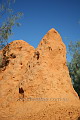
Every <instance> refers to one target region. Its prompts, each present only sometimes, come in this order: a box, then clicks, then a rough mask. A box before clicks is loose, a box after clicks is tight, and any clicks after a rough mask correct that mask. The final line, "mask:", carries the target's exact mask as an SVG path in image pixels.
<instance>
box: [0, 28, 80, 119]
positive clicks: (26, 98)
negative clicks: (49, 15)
mask: <svg viewBox="0 0 80 120" xmlns="http://www.w3.org/2000/svg"><path fill="white" fill-rule="evenodd" d="M3 51H6V53H5V54H6V56H7V57H8V58H9V64H8V65H7V66H6V67H3V68H1V69H0V120H77V118H78V116H79V114H80V100H79V97H78V95H77V93H76V92H75V90H74V89H73V87H72V84H71V78H70V76H69V71H68V68H67V66H66V47H65V45H64V43H63V42H62V39H61V36H60V35H59V33H58V32H57V31H56V30H55V29H51V30H49V31H48V33H47V34H46V35H45V36H44V37H43V38H42V40H41V42H40V43H39V45H38V47H37V48H36V49H34V48H33V47H32V46H31V45H29V44H28V43H26V42H25V41H23V40H15V41H13V42H11V43H10V44H9V45H8V51H7V46H6V47H5V48H4V49H3V50H2V51H0V54H2V53H3Z"/></svg>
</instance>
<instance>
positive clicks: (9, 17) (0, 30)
mask: <svg viewBox="0 0 80 120" xmlns="http://www.w3.org/2000/svg"><path fill="white" fill-rule="evenodd" d="M12 1H13V3H14V2H15V0H7V2H4V3H2V4H1V5H0V20H1V23H0V49H2V48H3V47H4V46H5V45H6V44H7V43H8V38H9V36H10V35H12V34H13V33H12V27H13V26H14V25H17V26H20V23H18V22H17V20H18V19H20V18H21V16H22V15H23V13H21V12H18V13H14V11H13V9H11V4H12ZM3 18H5V20H4V21H2V19H3Z"/></svg>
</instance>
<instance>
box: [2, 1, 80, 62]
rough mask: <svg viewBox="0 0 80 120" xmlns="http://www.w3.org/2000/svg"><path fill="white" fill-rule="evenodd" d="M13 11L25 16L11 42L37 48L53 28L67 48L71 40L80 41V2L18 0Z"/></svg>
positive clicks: (15, 29)
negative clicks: (24, 42)
mask: <svg viewBox="0 0 80 120" xmlns="http://www.w3.org/2000/svg"><path fill="white" fill-rule="evenodd" d="M0 1H1V0H0ZM13 9H14V11H15V12H18V11H21V12H23V13H24V16H23V17H22V18H21V20H20V22H21V24H22V25H21V27H14V29H13V32H14V35H13V36H11V37H10V38H9V42H11V41H13V40H20V39H22V40H25V41H26V42H28V43H29V44H31V45H32V46H34V47H35V48H36V47H37V45H38V44H39V42H40V40H41V39H42V37H43V36H44V35H45V34H46V32H47V31H48V30H49V29H51V28H55V29H56V30H57V31H58V32H59V33H60V35H61V37H62V39H63V42H64V43H65V45H66V47H67V48H68V44H69V42H70V41H71V40H72V41H74V42H75V41H78V40H80V0H16V3H15V4H14V5H13ZM67 59H68V61H70V56H69V55H67Z"/></svg>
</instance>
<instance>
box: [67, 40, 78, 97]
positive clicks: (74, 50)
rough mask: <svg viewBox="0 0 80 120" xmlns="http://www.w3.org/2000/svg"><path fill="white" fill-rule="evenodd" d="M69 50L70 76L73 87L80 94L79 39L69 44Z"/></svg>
mask: <svg viewBox="0 0 80 120" xmlns="http://www.w3.org/2000/svg"><path fill="white" fill-rule="evenodd" d="M69 52H70V54H71V56H72V59H71V62H69V63H68V68H69V73H70V76H71V78H72V83H73V87H74V89H75V90H76V92H77V93H78V95H79V96H80V41H78V42H76V43H75V44H73V43H72V42H71V43H70V44H69Z"/></svg>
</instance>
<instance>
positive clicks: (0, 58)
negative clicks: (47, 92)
mask: <svg viewBox="0 0 80 120" xmlns="http://www.w3.org/2000/svg"><path fill="white" fill-rule="evenodd" d="M2 61H3V57H2V55H0V68H1V67H2Z"/></svg>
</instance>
